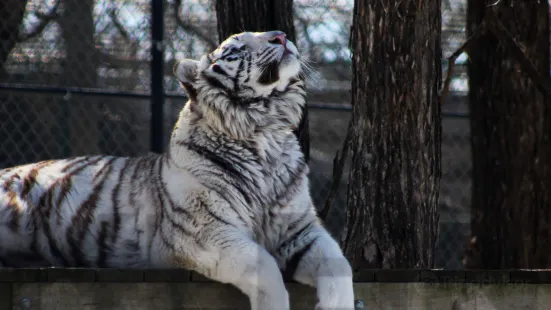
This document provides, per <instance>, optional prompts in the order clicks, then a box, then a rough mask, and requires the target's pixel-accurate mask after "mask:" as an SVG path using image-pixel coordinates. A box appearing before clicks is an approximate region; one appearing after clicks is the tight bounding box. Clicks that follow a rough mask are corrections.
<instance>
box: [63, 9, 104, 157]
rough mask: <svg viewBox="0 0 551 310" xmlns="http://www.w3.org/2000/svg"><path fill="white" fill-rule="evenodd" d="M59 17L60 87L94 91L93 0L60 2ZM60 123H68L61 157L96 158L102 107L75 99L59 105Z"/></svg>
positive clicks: (96, 55)
mask: <svg viewBox="0 0 551 310" xmlns="http://www.w3.org/2000/svg"><path fill="white" fill-rule="evenodd" d="M62 4H63V14H62V15H61V17H60V19H59V25H60V27H61V34H62V36H63V40H64V44H65V53H66V56H65V60H64V70H65V71H64V80H63V81H62V85H65V86H76V87H95V86H96V84H97V77H98V75H97V71H98V66H99V55H98V53H97V51H96V45H95V40H94V37H95V26H94V18H93V9H94V0H62ZM61 104H62V107H63V109H64V110H65V111H64V112H62V114H65V116H64V119H65V120H66V121H67V122H68V124H67V127H66V128H65V129H63V130H62V131H64V132H65V135H67V136H69V137H70V138H69V140H68V141H67V143H66V145H65V146H64V147H65V148H66V150H65V152H64V153H65V154H64V155H65V156H69V155H71V156H73V155H84V154H99V153H102V150H101V148H100V146H99V145H100V139H101V137H102V135H101V126H103V122H104V120H103V117H102V115H101V111H102V106H103V105H102V104H101V103H100V102H98V101H96V100H90V99H87V98H83V97H78V96H76V97H75V98H70V97H69V99H68V100H66V102H62V103H61Z"/></svg>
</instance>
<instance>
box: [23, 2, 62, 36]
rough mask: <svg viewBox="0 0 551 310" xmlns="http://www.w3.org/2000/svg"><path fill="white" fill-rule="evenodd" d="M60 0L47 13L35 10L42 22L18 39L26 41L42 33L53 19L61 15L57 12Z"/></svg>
mask: <svg viewBox="0 0 551 310" xmlns="http://www.w3.org/2000/svg"><path fill="white" fill-rule="evenodd" d="M60 2H61V1H60V0H57V1H56V2H55V4H54V6H53V7H52V9H51V10H50V11H49V12H48V13H46V14H44V13H41V12H34V15H36V17H38V18H39V19H40V22H39V23H38V25H36V26H35V27H34V29H32V30H31V31H29V32H28V33H22V34H19V37H18V38H17V41H18V42H24V41H26V40H29V39H32V38H34V37H35V36H37V35H40V34H41V33H42V32H43V31H44V29H45V28H46V26H48V24H50V22H51V21H53V20H55V19H57V18H58V17H59V14H57V8H58V7H59V3H60Z"/></svg>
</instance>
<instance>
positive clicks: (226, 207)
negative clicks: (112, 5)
mask: <svg viewBox="0 0 551 310" xmlns="http://www.w3.org/2000/svg"><path fill="white" fill-rule="evenodd" d="M300 64H301V62H300V58H299V54H298V51H297V49H296V48H295V46H294V45H293V43H292V42H290V41H288V40H285V39H284V34H283V33H281V32H278V31H272V32H265V33H241V34H238V35H234V36H232V37H230V38H228V39H227V40H226V41H224V42H223V43H222V44H221V45H220V46H219V47H218V48H217V49H216V50H215V51H213V52H212V53H211V54H209V55H205V56H203V57H202V58H201V59H200V60H198V61H196V60H189V59H186V60H183V61H181V62H179V63H178V65H177V66H176V67H175V74H176V76H177V78H178V80H179V81H180V82H181V83H182V85H183V87H184V88H185V89H186V91H187V93H188V95H189V97H190V100H189V101H188V102H187V104H186V105H185V107H184V108H183V110H182V111H181V113H180V117H179V120H178V122H177V124H176V125H175V127H174V130H173V133H172V136H171V141H170V145H169V150H168V151H167V152H166V153H164V154H160V155H150V156H143V157H135V158H131V157H113V156H105V155H98V156H87V157H75V158H68V159H59V160H49V161H43V162H39V163H34V164H28V165H23V166H18V167H12V168H8V169H4V170H0V265H1V264H3V265H5V266H14V267H30V266H71V267H89V266H90V267H118V268H158V267H181V268H187V269H191V270H195V271H197V272H199V273H202V274H204V275H205V276H207V277H210V278H212V279H214V280H216V281H220V282H223V283H230V284H233V285H235V286H236V287H237V288H239V289H240V290H241V291H243V292H244V293H245V294H247V295H248V296H249V298H250V301H251V306H252V309H263V310H264V309H286V308H289V300H288V293H287V291H286V289H285V286H284V285H283V277H282V271H283V272H285V273H287V274H289V276H291V277H293V278H294V279H295V280H297V281H300V282H302V283H305V284H308V285H312V286H314V287H316V288H317V291H318V298H319V303H318V305H317V307H316V309H353V297H354V296H353V291H352V278H351V269H350V266H349V264H348V262H347V261H346V259H345V258H344V257H343V255H342V252H341V250H340V249H339V246H338V244H337V243H336V242H335V240H333V239H332V238H331V236H330V235H329V234H328V233H327V231H326V230H325V229H324V228H323V227H322V225H321V223H320V221H319V220H318V218H317V215H316V211H315V208H314V206H313V204H312V199H311V197H310V194H309V185H308V166H307V164H306V163H305V161H304V158H303V154H302V153H301V151H300V147H299V144H298V142H297V139H296V137H295V136H294V135H293V129H294V128H296V126H298V124H299V122H300V117H301V114H300V113H301V108H302V106H303V105H304V104H305V100H304V99H305V95H306V93H305V90H304V84H303V83H304V82H303V80H302V78H301V65H300Z"/></svg>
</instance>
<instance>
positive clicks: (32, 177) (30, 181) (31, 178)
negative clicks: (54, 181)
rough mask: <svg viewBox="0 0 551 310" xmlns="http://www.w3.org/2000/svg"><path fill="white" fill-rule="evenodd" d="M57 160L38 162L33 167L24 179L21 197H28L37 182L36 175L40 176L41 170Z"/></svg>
mask: <svg viewBox="0 0 551 310" xmlns="http://www.w3.org/2000/svg"><path fill="white" fill-rule="evenodd" d="M55 162H56V161H54V160H50V161H44V162H40V163H37V164H36V165H35V167H34V168H33V169H31V171H30V172H29V174H28V175H27V176H26V177H25V179H24V180H23V189H21V197H22V198H23V199H27V197H26V196H27V195H28V194H29V193H30V192H31V190H32V188H33V186H34V185H35V184H36V177H37V176H38V172H39V170H40V169H42V168H44V167H46V166H49V165H51V164H53V163H55Z"/></svg>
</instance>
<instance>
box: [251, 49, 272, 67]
mask: <svg viewBox="0 0 551 310" xmlns="http://www.w3.org/2000/svg"><path fill="white" fill-rule="evenodd" d="M275 52H276V49H275V48H274V49H271V50H270V52H269V53H266V54H264V55H263V56H262V57H260V58H259V59H257V60H256V63H257V64H258V65H262V64H264V63H266V62H267V61H268V60H269V59H268V58H271V56H273V54H275Z"/></svg>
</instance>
